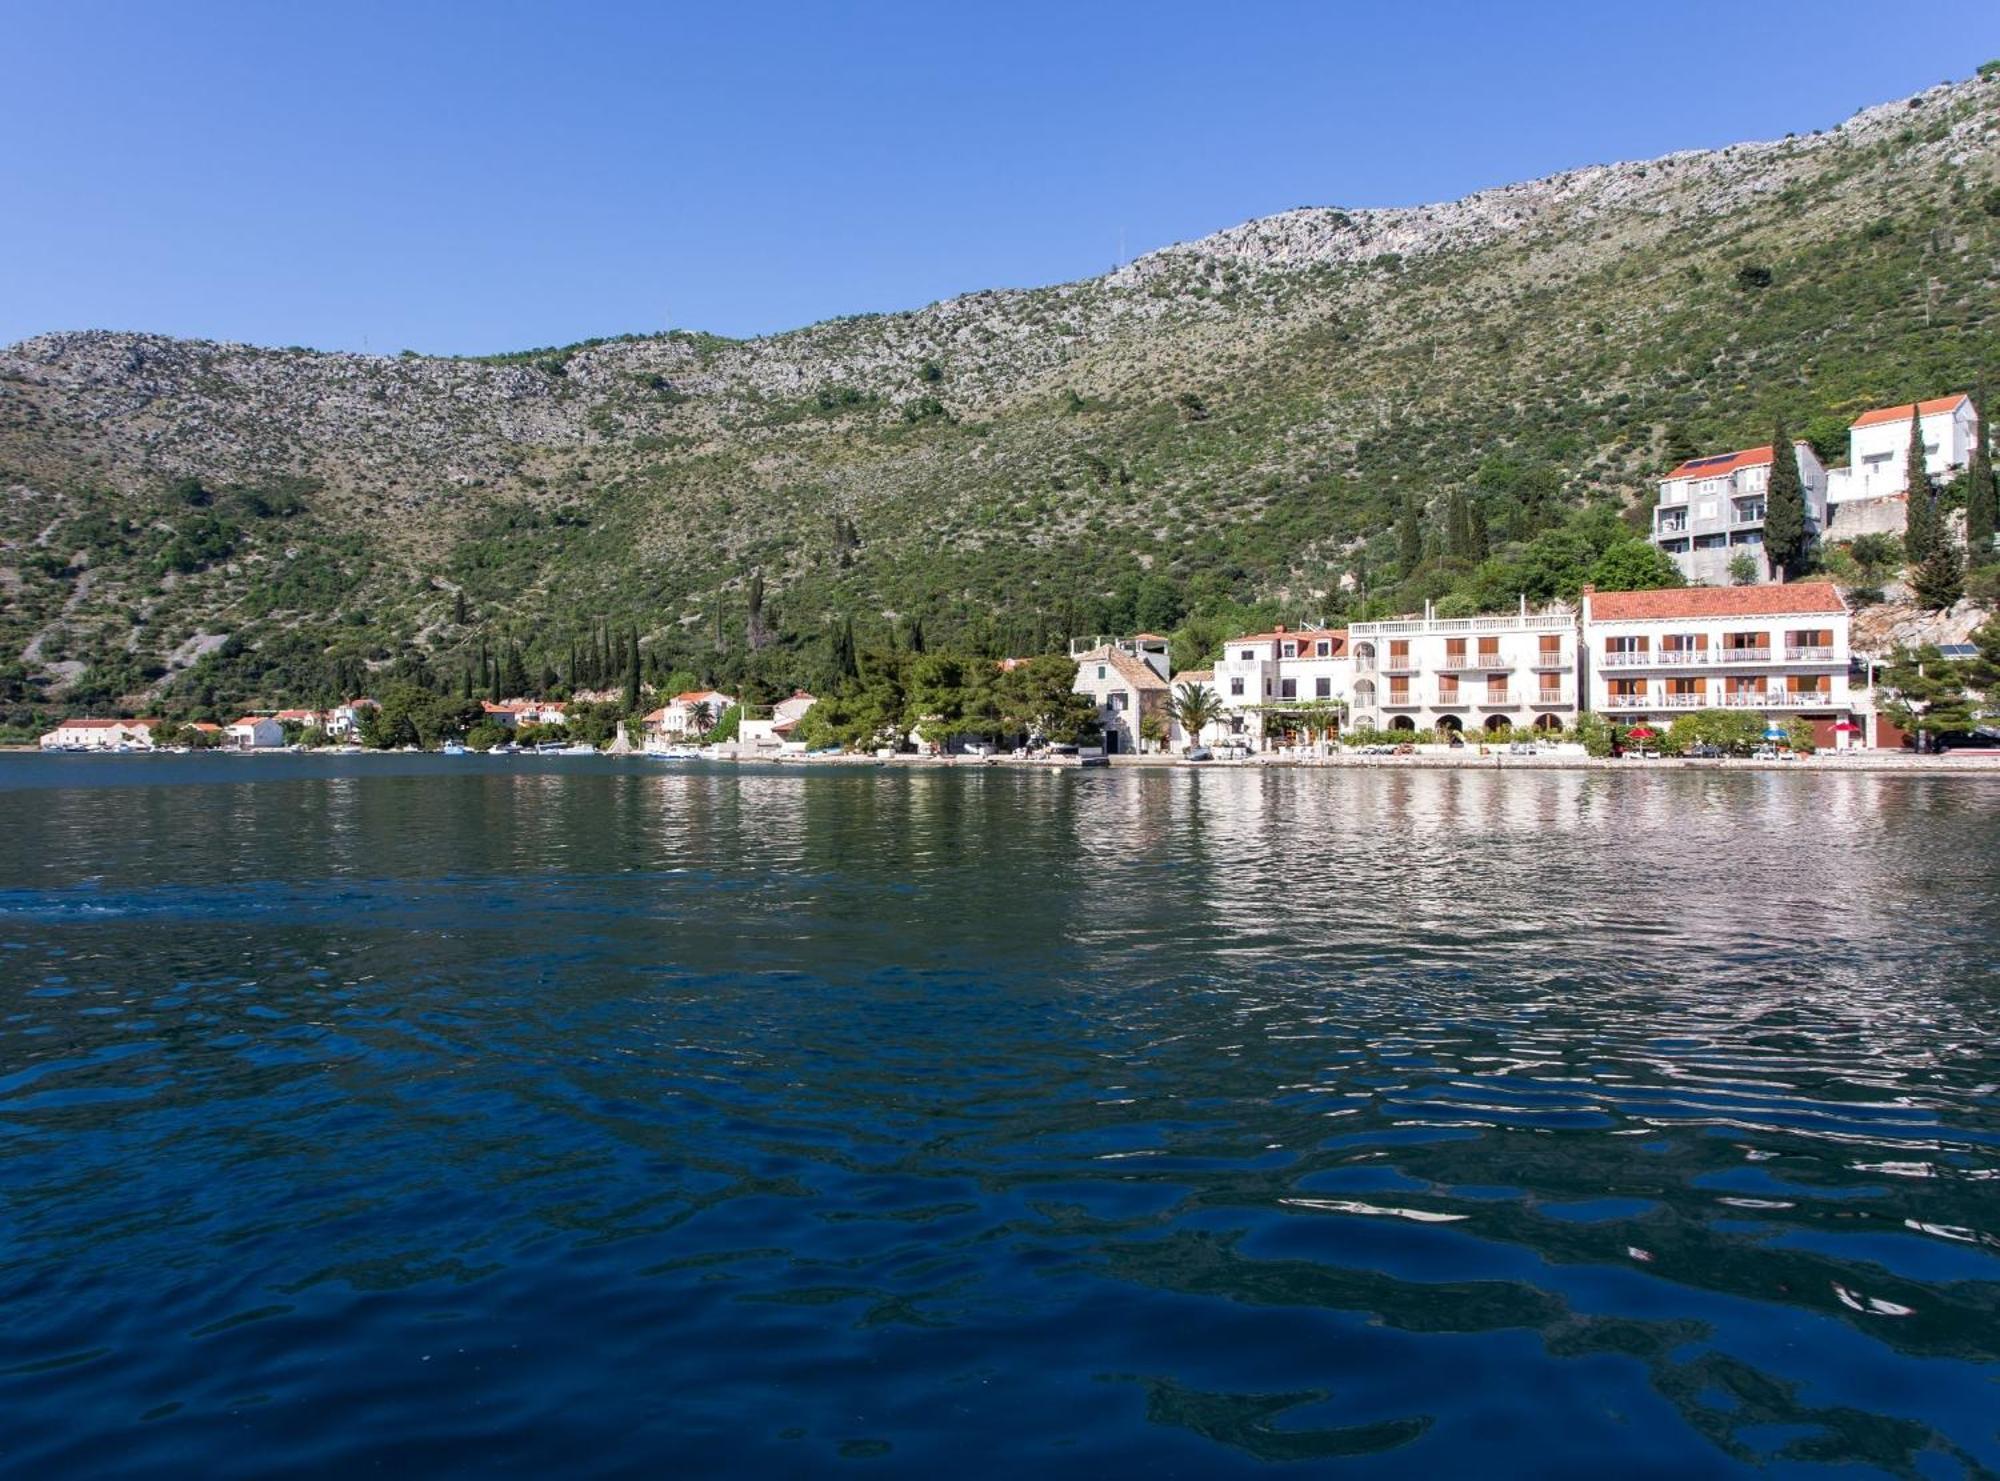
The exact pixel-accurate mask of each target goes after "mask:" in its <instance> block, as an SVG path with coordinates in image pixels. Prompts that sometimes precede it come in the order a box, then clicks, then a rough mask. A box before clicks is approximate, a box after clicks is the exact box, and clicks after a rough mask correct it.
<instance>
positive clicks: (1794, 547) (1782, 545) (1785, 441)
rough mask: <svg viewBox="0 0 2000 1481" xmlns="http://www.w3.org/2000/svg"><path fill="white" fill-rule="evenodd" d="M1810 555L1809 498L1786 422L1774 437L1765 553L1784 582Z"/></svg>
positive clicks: (1780, 421) (1780, 423)
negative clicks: (1807, 541) (1807, 529)
mask: <svg viewBox="0 0 2000 1481" xmlns="http://www.w3.org/2000/svg"><path fill="white" fill-rule="evenodd" d="M1805 553H1806V496H1805V490H1804V489H1802V488H1801V487H1800V486H1799V459H1798V454H1797V453H1795V452H1794V451H1793V450H1792V443H1791V439H1790V438H1789V437H1788V436H1787V435H1786V433H1785V419H1784V418H1783V417H1779V418H1778V428H1777V430H1776V431H1775V432H1773V433H1772V434H1771V481H1770V483H1768V484H1767V485H1765V489H1764V554H1765V555H1766V556H1767V557H1769V559H1770V562H1771V574H1772V575H1774V576H1776V577H1777V578H1778V579H1779V580H1780V581H1782V580H1784V579H1785V577H1786V576H1787V575H1789V574H1791V572H1793V571H1794V570H1796V569H1797V568H1798V564H1799V561H1800V559H1801V558H1802V557H1803V556H1804V555H1805Z"/></svg>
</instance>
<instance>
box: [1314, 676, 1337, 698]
mask: <svg viewBox="0 0 2000 1481" xmlns="http://www.w3.org/2000/svg"><path fill="white" fill-rule="evenodd" d="M1332 697H1333V680H1331V679H1329V678H1327V677H1326V675H1324V674H1322V675H1320V676H1319V677H1318V678H1317V679H1314V680H1313V698H1314V699H1331V698H1332Z"/></svg>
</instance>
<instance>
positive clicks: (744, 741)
mask: <svg viewBox="0 0 2000 1481" xmlns="http://www.w3.org/2000/svg"><path fill="white" fill-rule="evenodd" d="M817 703H819V701H818V699H817V698H816V697H814V696H813V695H810V694H808V693H806V692H805V690H803V689H794V690H793V691H792V693H791V696H790V697H789V698H787V699H781V700H779V701H778V702H777V703H776V704H774V705H754V706H753V705H745V706H744V707H743V714H742V718H741V719H739V720H738V721H737V723H736V744H737V745H739V746H747V747H749V748H750V749H751V750H758V751H776V750H783V749H784V748H785V747H787V746H795V745H797V742H796V741H794V740H793V735H794V733H795V732H796V731H797V729H798V724H799V721H801V720H803V719H804V718H805V717H806V712H807V711H808V710H810V709H811V708H812V707H813V706H814V705H815V704H817Z"/></svg>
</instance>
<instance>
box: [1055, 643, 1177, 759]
mask: <svg viewBox="0 0 2000 1481" xmlns="http://www.w3.org/2000/svg"><path fill="white" fill-rule="evenodd" d="M1169 648H1170V645H1169V644H1168V642H1167V640H1166V639H1165V638H1163V637H1160V636H1159V635H1158V634H1156V633H1138V634H1136V635H1135V636H1133V637H1129V638H1090V639H1082V638H1079V639H1075V640H1073V641H1072V642H1071V643H1070V645H1069V656H1070V657H1071V658H1072V659H1074V660H1075V662H1076V681H1075V683H1074V684H1073V685H1072V686H1071V687H1072V688H1074V689H1075V691H1076V692H1077V693H1078V694H1081V695H1085V696H1087V697H1088V698H1089V700H1090V702H1091V703H1092V704H1093V705H1095V706H1096V707H1097V721H1098V724H1099V725H1101V726H1103V728H1104V749H1105V751H1106V753H1107V754H1113V755H1116V754H1129V753H1135V752H1137V751H1138V750H1139V748H1140V746H1139V739H1140V737H1139V727H1140V724H1141V722H1142V721H1143V720H1144V719H1145V717H1146V716H1147V715H1152V714H1156V715H1158V716H1159V717H1160V721H1161V723H1162V724H1163V725H1164V724H1166V722H1167V708H1168V698H1169V694H1170V690H1169V688H1168V684H1167V676H1168V674H1169V673H1170V672H1171V671H1172V667H1173V661H1172V659H1171V658H1170V657H1169V656H1168V654H1169Z"/></svg>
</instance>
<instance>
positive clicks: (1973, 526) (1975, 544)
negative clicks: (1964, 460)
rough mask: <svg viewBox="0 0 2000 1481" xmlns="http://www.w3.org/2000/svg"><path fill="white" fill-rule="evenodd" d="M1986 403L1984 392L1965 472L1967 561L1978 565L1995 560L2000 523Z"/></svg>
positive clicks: (1998, 496) (1998, 499)
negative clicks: (1994, 539)
mask: <svg viewBox="0 0 2000 1481" xmlns="http://www.w3.org/2000/svg"><path fill="white" fill-rule="evenodd" d="M1986 404H1987V399H1986V396H1985V393H1984V392H1983V391H1982V392H1981V394H1980V397H1979V404H1978V405H1977V406H1975V407H1974V408H1973V410H1974V412H1975V413H1977V414H1979V430H1978V431H1977V432H1976V433H1974V434H1973V438H1972V460H1971V461H1970V462H1969V463H1968V464H1967V465H1966V469H1965V550H1966V558H1967V559H1968V560H1969V561H1970V562H1971V563H1972V564H1973V565H1975V566H1983V565H1985V564H1986V563H1987V562H1988V561H1990V560H1991V559H1992V558H1993V530H1994V526H1995V524H1996V523H2000V491H1996V489H1995V487H1994V483H1993V457H1992V454H1991V452H1990V451H1989V441H1988V438H1987V434H1986V418H1985V415H1984V413H1983V411H1982V408H1983V407H1985V406H1986Z"/></svg>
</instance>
